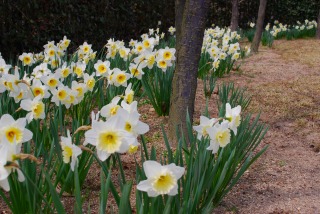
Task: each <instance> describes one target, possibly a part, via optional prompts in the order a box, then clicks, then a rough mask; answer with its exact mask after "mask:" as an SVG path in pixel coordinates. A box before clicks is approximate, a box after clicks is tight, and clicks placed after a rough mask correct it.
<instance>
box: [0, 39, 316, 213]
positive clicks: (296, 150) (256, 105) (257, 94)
mask: <svg viewBox="0 0 320 214" xmlns="http://www.w3.org/2000/svg"><path fill="white" fill-rule="evenodd" d="M274 47H275V48H274V49H270V48H261V49H260V52H259V54H257V55H254V56H251V57H249V58H247V59H246V60H245V61H244V63H243V64H242V66H241V68H240V70H238V71H234V72H232V73H231V75H228V76H226V77H225V78H222V79H220V80H219V82H221V81H233V82H234V83H235V85H236V86H245V87H247V88H248V93H249V94H251V95H252V103H251V105H250V107H249V111H250V112H252V113H254V114H257V113H258V112H259V111H260V110H261V112H262V115H261V116H262V117H261V120H262V121H263V122H265V123H267V124H268V125H269V127H270V128H269V131H268V133H267V135H266V137H265V139H264V141H263V143H262V145H261V146H265V145H266V144H268V145H269V148H268V150H267V152H266V153H265V154H264V155H263V156H262V157H261V158H260V159H259V160H258V161H257V163H255V164H254V165H253V167H252V168H250V170H249V171H248V172H247V173H246V174H245V175H244V176H243V177H242V178H241V179H240V182H239V184H237V185H236V187H235V188H234V189H233V190H232V191H231V192H230V193H229V195H228V196H227V197H226V198H225V199H224V200H223V202H222V204H221V205H220V206H219V207H218V209H217V210H216V213H225V212H229V213H299V212H300V213H317V212H320V202H319V198H320V189H319V188H320V187H319V185H318V184H319V181H320V166H319V161H320V155H319V154H318V153H319V149H320V142H319V139H320V133H319V130H320V110H319V104H320V93H319V92H320V60H318V58H319V55H320V42H319V41H316V40H295V41H284V40H280V41H275V43H274ZM317 60H318V61H317ZM203 94H204V93H203V90H202V83H201V82H199V87H198V94H197V100H196V112H195V115H194V118H195V123H197V122H199V121H197V120H198V118H199V116H200V115H201V111H203V109H204V106H205V98H204V97H203ZM216 96H217V95H214V96H213V97H212V98H211V100H210V105H209V113H210V115H211V116H212V117H214V116H216V115H217V112H214V110H216ZM140 103H141V102H140ZM142 103H145V104H140V105H141V106H140V108H139V112H140V113H141V115H142V116H141V118H142V120H143V121H144V122H146V123H147V124H149V126H150V132H148V133H147V134H146V139H147V140H148V142H149V144H150V145H151V144H153V145H155V146H156V147H157V149H158V150H161V149H163V147H164V143H163V139H162V137H161V136H162V133H161V125H160V124H162V123H164V126H165V127H166V123H167V117H158V116H156V113H155V111H154V109H153V108H152V107H151V105H150V104H148V102H147V101H143V100H142ZM122 160H123V165H124V167H125V169H126V176H127V177H128V178H133V177H134V175H135V162H134V157H133V156H132V155H123V156H122ZM99 173H100V170H99V167H98V166H97V165H95V164H94V165H93V167H92V169H91V171H90V173H89V175H88V178H87V182H86V183H85V185H84V188H83V194H82V195H83V197H84V200H85V201H86V203H85V204H84V209H85V210H86V209H87V206H88V204H90V208H91V211H92V213H95V211H97V210H98V200H99V192H100V182H99V178H100V177H99ZM112 175H113V176H115V177H114V180H117V178H116V176H117V173H112ZM132 192H135V191H134V189H133V191H132ZM132 198H133V200H132V205H133V201H134V195H132ZM73 200H74V198H73V197H67V196H66V197H65V198H64V199H63V203H64V204H65V205H66V206H65V207H68V208H70V210H67V211H68V212H70V213H72V208H73ZM69 204H70V206H68V205H69ZM112 207H116V206H113V202H112V200H110V201H109V203H108V210H110V209H112ZM114 209H115V208H114ZM0 210H6V208H5V207H4V206H3V204H2V202H0Z"/></svg>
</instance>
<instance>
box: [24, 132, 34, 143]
mask: <svg viewBox="0 0 320 214" xmlns="http://www.w3.org/2000/svg"><path fill="white" fill-rule="evenodd" d="M32 136H33V133H32V132H31V131H30V130H28V129H24V132H23V142H27V141H29V140H31V138H32Z"/></svg>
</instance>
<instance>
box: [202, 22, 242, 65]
mask: <svg viewBox="0 0 320 214" xmlns="http://www.w3.org/2000/svg"><path fill="white" fill-rule="evenodd" d="M239 39H240V35H239V34H237V32H231V30H230V29H225V28H219V27H215V28H209V29H207V30H206V31H205V34H204V38H203V44H202V55H203V54H209V56H210V62H211V64H212V69H213V70H214V71H216V70H217V69H218V68H219V66H220V64H221V62H223V61H231V62H234V61H237V60H238V59H239V58H240V44H239V43H238V40H239Z"/></svg>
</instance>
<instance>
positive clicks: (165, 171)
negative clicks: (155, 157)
mask: <svg viewBox="0 0 320 214" xmlns="http://www.w3.org/2000/svg"><path fill="white" fill-rule="evenodd" d="M143 169H144V172H145V174H146V176H147V180H144V181H141V182H140V183H139V184H138V185H137V189H138V190H140V191H144V192H147V193H148V196H149V197H156V196H158V195H164V194H168V195H176V194H177V193H178V183H177V181H178V179H180V178H181V177H182V175H183V174H184V171H185V169H184V168H183V167H180V166H176V165H175V164H174V163H172V164H169V165H165V166H162V165H161V164H160V163H158V162H156V161H145V162H144V163H143Z"/></svg>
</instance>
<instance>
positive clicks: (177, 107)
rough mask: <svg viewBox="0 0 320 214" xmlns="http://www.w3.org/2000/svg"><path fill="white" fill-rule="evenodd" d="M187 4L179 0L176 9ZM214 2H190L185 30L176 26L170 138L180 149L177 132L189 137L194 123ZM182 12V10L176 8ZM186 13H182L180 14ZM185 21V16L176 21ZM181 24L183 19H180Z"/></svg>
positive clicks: (187, 8) (189, 0) (182, 26)
mask: <svg viewBox="0 0 320 214" xmlns="http://www.w3.org/2000/svg"><path fill="white" fill-rule="evenodd" d="M181 2H183V1H179V0H176V5H177V4H178V3H181ZM209 5H210V0H186V1H185V5H183V4H182V5H181V4H180V6H184V10H183V16H182V19H180V20H181V26H176V28H177V29H179V30H178V31H180V33H179V32H178V35H177V36H176V40H177V42H176V45H177V46H176V49H177V51H176V53H177V56H176V57H177V60H176V69H175V73H174V77H173V82H172V94H171V100H170V111H169V133H168V137H169V139H170V140H171V143H172V145H173V146H176V145H177V139H176V132H175V130H176V128H178V129H179V130H182V131H183V133H184V135H185V136H186V133H187V132H186V130H187V129H186V115H187V112H188V113H189V116H190V119H191V120H192V116H193V112H194V100H195V95H196V89H197V73H198V64H199V60H200V54H201V47H202V41H203V35H204V30H205V24H206V15H207V14H208V12H209ZM176 10H179V8H176ZM179 11H182V10H179ZM177 16H178V17H179V18H181V17H180V16H181V13H180V14H176V17H177ZM177 22H179V19H177Z"/></svg>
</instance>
